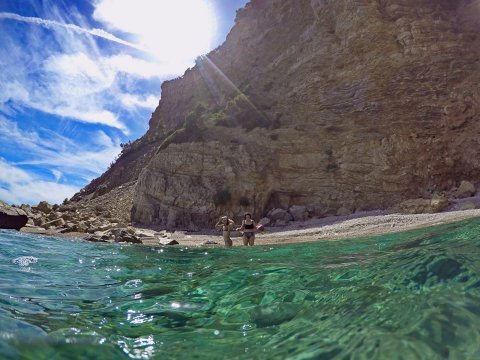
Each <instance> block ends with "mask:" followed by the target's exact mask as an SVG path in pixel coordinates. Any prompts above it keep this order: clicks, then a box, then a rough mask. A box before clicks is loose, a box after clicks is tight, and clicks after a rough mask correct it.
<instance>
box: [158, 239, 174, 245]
mask: <svg viewBox="0 0 480 360" xmlns="http://www.w3.org/2000/svg"><path fill="white" fill-rule="evenodd" d="M159 242H160V244H161V245H178V241H177V240H173V239H160V240H159Z"/></svg>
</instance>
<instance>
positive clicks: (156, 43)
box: [94, 0, 216, 64]
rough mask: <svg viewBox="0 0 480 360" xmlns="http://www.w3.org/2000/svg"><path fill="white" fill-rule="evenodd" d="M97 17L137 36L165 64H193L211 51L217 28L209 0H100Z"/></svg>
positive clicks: (142, 45) (140, 42)
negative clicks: (200, 56)
mask: <svg viewBox="0 0 480 360" xmlns="http://www.w3.org/2000/svg"><path fill="white" fill-rule="evenodd" d="M94 17H95V19H97V20H99V21H102V22H104V23H107V25H108V26H109V27H110V28H112V29H116V30H120V31H123V32H126V33H130V34H133V35H135V37H136V38H137V42H138V44H139V45H140V46H141V47H142V48H145V49H146V51H148V52H149V53H151V54H152V55H153V56H155V57H156V58H157V60H158V61H160V62H163V63H173V62H175V63H179V64H187V63H188V64H191V63H192V61H193V60H194V59H195V58H196V57H197V56H199V55H202V54H204V53H206V52H208V51H209V50H211V47H212V42H213V38H214V35H215V31H216V17H215V12H214V10H213V9H212V7H211V5H210V4H209V2H208V0H99V1H98V2H97V4H96V9H95V12H94Z"/></svg>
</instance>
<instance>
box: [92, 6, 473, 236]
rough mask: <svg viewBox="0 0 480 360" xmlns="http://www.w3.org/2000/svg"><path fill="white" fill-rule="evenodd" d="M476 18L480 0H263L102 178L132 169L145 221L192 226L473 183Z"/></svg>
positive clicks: (373, 202)
mask: <svg viewBox="0 0 480 360" xmlns="http://www.w3.org/2000/svg"><path fill="white" fill-rule="evenodd" d="M479 33H480V1H478V0H463V1H462V0H459V1H452V0H252V1H251V2H250V3H249V4H247V6H246V7H245V8H244V9H242V10H241V11H239V12H238V14H237V20H236V24H235V26H234V28H233V29H232V31H231V32H230V34H229V35H228V37H227V40H226V42H225V43H224V44H223V45H222V46H220V47H219V48H217V49H216V50H214V51H213V52H211V53H210V54H208V55H206V56H203V57H201V58H199V59H198V61H197V64H196V66H195V67H194V68H192V69H189V70H188V71H187V72H186V73H185V74H184V75H183V76H182V77H181V78H178V79H175V80H173V81H169V82H165V83H164V84H163V86H162V99H161V101H160V104H159V106H158V108H157V109H156V110H155V112H154V113H153V115H152V118H151V120H150V128H149V130H148V132H147V134H146V135H145V136H144V137H143V138H142V139H140V140H138V141H137V142H136V143H135V149H134V150H128V151H125V153H126V154H125V157H124V158H123V159H125V158H126V157H128V154H129V151H131V152H133V151H134V152H135V154H137V155H138V156H137V157H136V158H135V159H136V160H135V161H133V160H132V164H136V167H131V166H129V165H128V163H129V161H124V160H122V161H123V162H121V161H120V162H118V163H117V164H114V165H113V167H112V169H110V170H109V172H107V174H105V175H104V176H103V178H102V180H101V181H98V182H97V184H96V185H95V186H94V188H95V189H91V190H90V193H91V192H92V191H93V190H95V191H97V190H96V189H98V187H99V186H103V187H104V189H106V190H105V191H109V190H110V189H112V188H115V187H117V186H119V185H120V184H119V182H118V179H119V177H118V174H119V173H123V171H127V172H129V174H130V175H129V176H128V179H129V181H133V183H134V184H135V191H134V195H133V199H132V204H133V207H132V212H131V216H132V220H133V221H134V222H136V223H141V224H148V225H158V226H165V227H169V228H195V227H202V226H207V225H208V226H210V225H211V224H212V221H213V219H214V218H216V217H217V216H218V215H220V214H223V213H225V214H229V215H230V216H235V215H238V214H240V213H241V212H243V211H245V210H250V211H252V212H253V213H254V214H255V215H256V217H257V218H258V217H260V216H262V215H264V214H265V213H266V212H267V211H268V210H270V209H272V208H278V207H280V208H289V207H291V206H293V205H305V206H309V207H310V210H311V211H312V213H314V214H315V215H318V216H321V215H327V214H335V213H336V212H337V211H338V210H339V209H342V211H350V212H353V211H358V210H367V209H381V208H387V207H390V206H391V205H394V204H396V203H399V202H401V201H402V200H405V199H410V198H418V197H426V198H429V197H432V196H433V195H434V194H437V193H442V192H445V191H449V190H451V189H452V188H454V187H455V186H458V184H459V183H460V180H470V181H472V182H474V183H475V184H476V183H478V181H477V179H478V175H479V172H480V167H479V158H478V156H476V155H477V153H478V150H480V144H479V140H478V135H479V132H480V122H479V120H480V118H479V108H480V94H479V91H480V90H479V87H478V84H479V83H480V71H479V60H480V56H479V55H480V54H479V52H480V50H479V49H480V47H479V45H480V44H479ZM121 167H123V169H124V170H123V171H122V170H121ZM125 169H127V170H125ZM115 173H116V174H117V176H114V175H113V174H115ZM114 178H116V179H117V182H116V183H115V182H114V181H113V179H114ZM120 178H121V177H120Z"/></svg>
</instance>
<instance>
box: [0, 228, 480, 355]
mask: <svg viewBox="0 0 480 360" xmlns="http://www.w3.org/2000/svg"><path fill="white" fill-rule="evenodd" d="M479 235H480V219H474V220H468V221H463V222H459V223H454V224H448V225H442V226H437V227H431V228H425V229H420V230H414V231H409V232H404V233H398V234H390V235H384V236H377V237H368V238H357V239H349V240H342V241H335V242H318V243H307V244H295V245H282V246H255V247H252V248H243V247H236V248H231V249H224V248H185V247H165V248H151V247H142V246H135V245H111V244H94V243H88V242H82V241H72V240H65V239H57V238H51V237H43V236H35V235H27V234H22V233H16V232H10V231H0V358H2V359H35V360H38V359H48V360H53V359H124V358H125V359H128V358H132V359H480V237H479Z"/></svg>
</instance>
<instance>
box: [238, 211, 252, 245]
mask: <svg viewBox="0 0 480 360" xmlns="http://www.w3.org/2000/svg"><path fill="white" fill-rule="evenodd" d="M239 230H240V231H243V245H245V246H249V245H250V246H253V244H254V243H255V231H256V224H255V221H253V219H252V214H250V213H245V215H244V217H243V221H242V226H241V227H240V229H239Z"/></svg>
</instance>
